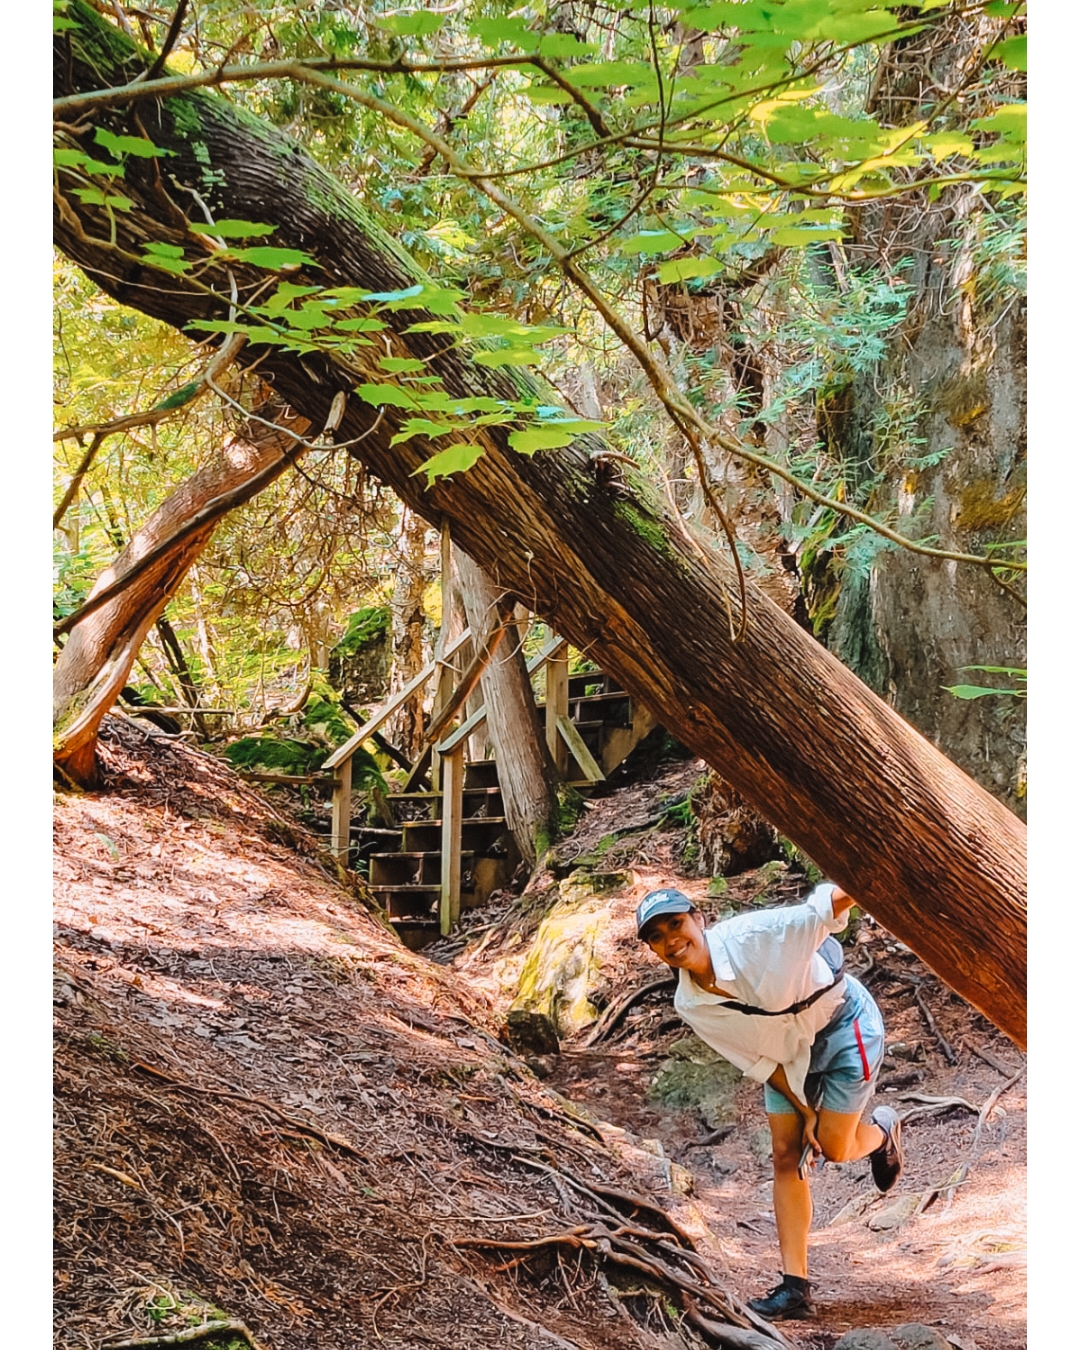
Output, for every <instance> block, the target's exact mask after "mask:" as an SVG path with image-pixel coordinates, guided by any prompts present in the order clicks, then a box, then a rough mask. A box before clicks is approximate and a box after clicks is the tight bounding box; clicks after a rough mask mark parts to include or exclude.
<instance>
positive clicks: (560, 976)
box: [506, 870, 630, 1054]
mask: <svg viewBox="0 0 1080 1350" xmlns="http://www.w3.org/2000/svg"><path fill="white" fill-rule="evenodd" d="M629 881H630V878H629V876H628V875H627V874H626V873H624V872H612V873H603V874H602V875H597V874H594V873H591V872H586V871H581V870H579V871H576V872H573V873H571V875H570V876H568V877H566V878H565V879H564V880H563V881H561V882H560V883H559V898H558V900H556V902H555V904H554V905H553V906H552V908H551V910H550V911H549V912H548V914H547V916H546V918H545V919H544V920H543V922H542V923H541V924H540V927H539V929H538V930H537V933H536V937H535V938H534V939H533V944H532V947H531V949H530V951H529V954H528V956H527V957H526V959H525V965H524V966H523V968H522V971H521V977H520V979H519V981H518V992H517V997H516V998H515V999H514V1002H513V1003H512V1004H511V1007H510V1011H509V1013H508V1014H507V1019H506V1031H507V1037H508V1039H509V1040H510V1043H511V1044H512V1045H513V1046H514V1048H515V1049H516V1050H518V1052H519V1053H521V1054H550V1053H551V1052H552V1051H553V1050H557V1049H558V1045H559V1038H560V1037H561V1036H569V1035H572V1034H573V1033H574V1032H576V1031H580V1030H581V1029H582V1028H583V1027H586V1026H588V1025H589V1024H590V1023H591V1022H594V1021H595V1020H596V1018H597V1016H598V1010H597V1008H596V1006H595V1004H594V1003H593V1001H592V999H591V998H590V994H591V993H593V992H594V991H595V989H596V988H597V987H598V985H599V983H600V974H601V971H600V961H599V958H598V957H597V955H596V946H597V941H598V939H599V937H600V935H601V933H603V931H604V929H605V928H606V927H607V924H608V918H609V916H608V906H607V903H606V900H605V899H604V896H605V894H606V893H607V892H609V891H611V890H612V889H616V888H618V887H620V886H624V885H627V884H628V883H629Z"/></svg>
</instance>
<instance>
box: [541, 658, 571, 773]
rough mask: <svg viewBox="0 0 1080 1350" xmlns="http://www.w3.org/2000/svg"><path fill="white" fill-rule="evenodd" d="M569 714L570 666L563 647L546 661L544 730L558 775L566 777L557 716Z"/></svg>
mask: <svg viewBox="0 0 1080 1350" xmlns="http://www.w3.org/2000/svg"><path fill="white" fill-rule="evenodd" d="M569 715H570V667H569V660H568V657H567V653H566V651H565V649H564V650H563V651H562V652H561V653H558V654H553V655H552V656H550V657H549V658H548V661H547V688H546V690H545V692H544V731H545V734H546V736H547V746H548V750H549V751H550V753H551V758H552V761H553V762H554V764H555V767H556V769H557V770H558V771H559V777H560V778H565V777H566V768H567V765H566V747H565V745H564V744H563V740H562V737H561V736H560V735H559V718H560V717H568V716H569Z"/></svg>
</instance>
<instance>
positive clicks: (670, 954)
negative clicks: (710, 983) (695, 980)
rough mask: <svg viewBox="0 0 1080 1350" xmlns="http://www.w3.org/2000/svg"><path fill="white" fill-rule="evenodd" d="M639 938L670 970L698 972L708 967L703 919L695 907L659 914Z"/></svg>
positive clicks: (709, 961) (708, 959) (709, 965)
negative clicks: (688, 911) (673, 912)
mask: <svg viewBox="0 0 1080 1350" xmlns="http://www.w3.org/2000/svg"><path fill="white" fill-rule="evenodd" d="M642 937H643V940H644V941H645V942H647V943H648V944H649V946H650V947H651V948H652V949H653V951H654V952H655V953H656V955H657V956H658V957H659V958H660V960H661V961H663V963H664V964H665V965H666V966H670V967H671V968H672V970H688V971H690V973H691V974H700V973H701V972H703V971H707V970H709V969H710V968H711V966H712V962H711V960H710V957H709V947H708V944H707V942H706V941H705V920H704V919H703V918H702V916H701V914H700V913H699V912H698V911H697V910H691V911H690V913H688V914H662V915H661V916H660V917H659V918H657V919H653V921H652V923H650V924H649V926H648V928H646V930H645V932H644V934H643V935H642Z"/></svg>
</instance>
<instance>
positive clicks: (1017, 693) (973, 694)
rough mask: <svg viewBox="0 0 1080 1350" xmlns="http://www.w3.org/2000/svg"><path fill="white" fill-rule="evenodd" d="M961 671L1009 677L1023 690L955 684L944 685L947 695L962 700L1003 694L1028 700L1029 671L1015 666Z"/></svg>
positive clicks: (965, 667) (977, 667)
mask: <svg viewBox="0 0 1080 1350" xmlns="http://www.w3.org/2000/svg"><path fill="white" fill-rule="evenodd" d="M960 669H961V670H974V671H980V672H982V673H983V674H984V675H1007V676H1009V678H1010V679H1013V680H1016V681H1018V682H1019V684H1021V685H1022V686H1023V687H1022V688H1019V689H1018V688H1016V687H1015V686H1014V687H1012V688H1009V687H1005V688H1001V687H993V688H991V687H987V686H986V685H981V684H954V685H942V688H943V689H944V690H945V691H946V693H949V694H953V695H955V697H956V698H961V699H975V698H985V697H986V696H987V695H990V694H1001V695H1004V696H1006V697H1012V698H1027V671H1026V670H1025V669H1023V668H1019V669H1018V668H1017V667H1015V666H961V667H960Z"/></svg>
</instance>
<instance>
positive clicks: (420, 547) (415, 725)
mask: <svg viewBox="0 0 1080 1350" xmlns="http://www.w3.org/2000/svg"><path fill="white" fill-rule="evenodd" d="M427 531H428V525H427V521H426V520H424V518H423V517H422V516H419V515H417V514H416V512H415V511H409V510H408V509H407V508H406V509H405V520H404V522H403V524H402V530H401V546H400V548H399V550H398V563H397V575H396V576H395V578H394V593H393V595H392V596H391V599H390V623H391V637H392V643H393V653H394V659H393V666H392V668H391V674H390V693H391V694H396V693H397V692H398V690H399V689H404V687H405V686H406V685H407V684H408V683H409V681H410V680H411V679H412V678H413V677H414V676H415V675H418V674H419V673H420V671H421V670H423V668H424V584H425V581H426V577H425V574H424V541H425V538H426V536H427ZM390 739H391V740H392V741H393V743H394V744H395V745H396V746H398V747H399V748H400V749H401V750H403V751H404V752H405V754H406V755H407V756H408V758H409V760H410V761H412V760H415V759H416V758H417V757H418V756H419V754H420V751H421V749H422V747H423V744H424V691H423V689H418V690H417V691H416V692H415V694H413V695H412V696H411V697H410V698H408V699H407V700H406V701H405V702H404V703H403V704H402V706H401V710H400V711H399V712H398V713H397V714H395V716H394V720H393V728H392V731H391V736H390Z"/></svg>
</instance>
